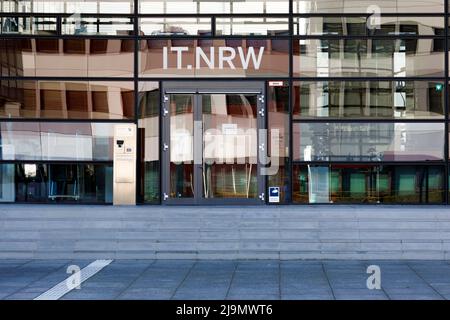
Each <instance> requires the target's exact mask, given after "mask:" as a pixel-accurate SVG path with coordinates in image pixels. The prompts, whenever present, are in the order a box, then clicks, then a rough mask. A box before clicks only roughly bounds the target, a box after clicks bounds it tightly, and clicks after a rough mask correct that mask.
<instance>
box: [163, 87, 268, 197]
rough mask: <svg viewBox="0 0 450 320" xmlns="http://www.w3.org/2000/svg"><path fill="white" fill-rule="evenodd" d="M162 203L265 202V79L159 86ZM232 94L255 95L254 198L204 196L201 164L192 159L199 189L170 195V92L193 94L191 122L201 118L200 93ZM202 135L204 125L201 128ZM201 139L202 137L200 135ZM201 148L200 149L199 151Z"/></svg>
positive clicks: (195, 148) (195, 183)
mask: <svg viewBox="0 0 450 320" xmlns="http://www.w3.org/2000/svg"><path fill="white" fill-rule="evenodd" d="M161 93H162V94H161V145H160V149H161V203H162V204H164V205H262V204H265V203H266V202H265V188H266V177H265V176H263V175H261V174H260V172H261V168H262V166H263V165H262V163H266V162H264V161H265V160H264V159H262V158H264V157H266V151H265V149H266V146H267V141H266V140H267V138H266V135H264V136H263V135H262V134H259V132H260V129H266V123H267V121H266V114H267V113H266V103H265V100H266V99H265V95H266V92H265V82H264V81H189V82H185V81H164V82H162V86H161ZM214 93H217V94H219V93H222V94H233V93H236V94H237V93H248V94H249V93H254V94H256V95H257V127H258V133H257V171H256V174H257V188H258V193H257V194H258V197H256V198H251V199H247V198H204V197H203V181H202V179H200V178H199V177H201V176H202V170H203V168H202V164H199V163H195V161H194V181H193V183H194V188H195V189H194V190H202V192H201V193H197V194H196V195H194V197H192V198H170V197H168V195H169V193H170V152H169V150H170V111H169V105H168V104H169V103H170V101H169V97H168V95H169V94H192V95H193V96H194V97H193V103H194V106H193V108H194V110H193V111H194V121H196V120H197V121H201V120H202V101H201V100H202V99H201V94H214ZM198 132H199V131H198V128H197V129H196V128H194V141H199V140H198V139H196V138H195V135H196V134H198ZM200 132H201V134H202V135H203V128H200ZM201 139H202V140H200V141H203V137H202V138H201ZM198 148H200V150H198ZM198 153H199V154H201V155H202V158H203V145H201V146H196V145H195V144H194V159H195V158H196V154H198Z"/></svg>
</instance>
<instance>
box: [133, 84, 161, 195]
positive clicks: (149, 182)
mask: <svg viewBox="0 0 450 320" xmlns="http://www.w3.org/2000/svg"><path fill="white" fill-rule="evenodd" d="M159 109H160V90H159V84H158V82H140V83H139V120H138V127H139V137H140V140H141V146H142V147H141V159H140V165H141V176H142V180H141V186H142V187H141V195H140V196H141V199H142V201H143V202H145V203H159V199H160V196H159V195H160V190H159V186H160V178H159V177H160V161H159V146H160V141H159V114H160V113H159Z"/></svg>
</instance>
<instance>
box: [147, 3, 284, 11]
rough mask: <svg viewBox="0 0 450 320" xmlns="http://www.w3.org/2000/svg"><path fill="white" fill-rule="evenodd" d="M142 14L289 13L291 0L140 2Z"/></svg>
mask: <svg viewBox="0 0 450 320" xmlns="http://www.w3.org/2000/svg"><path fill="white" fill-rule="evenodd" d="M139 12H140V13H153V14H162V13H175V14H178V13H181V14H188V13H191V14H196V13H202V14H206V13H225V14H226V13H236V14H242V13H244V14H245V13H286V14H287V13H289V0H240V1H235V0H208V1H204V0H192V1H186V0H139Z"/></svg>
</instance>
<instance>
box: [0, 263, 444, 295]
mask: <svg viewBox="0 0 450 320" xmlns="http://www.w3.org/2000/svg"><path fill="white" fill-rule="evenodd" d="M91 262H93V261H92V260H80V261H69V260H0V299H34V298H36V297H37V296H38V295H40V294H41V293H43V292H45V291H47V290H49V289H50V288H52V287H53V286H54V285H56V284H57V283H59V282H61V281H63V280H65V279H66V278H67V277H68V276H69V274H67V273H66V270H67V267H68V266H69V265H74V264H75V265H78V266H79V267H80V268H83V267H85V266H86V265H88V264H90V263H91ZM369 265H378V266H379V267H380V268H381V284H382V289H381V290H369V289H367V287H366V280H367V278H368V276H369V274H367V273H366V270H367V266H369ZM61 299H195V300H197V299H199V300H202V299H264V300H265V299H275V300H277V299H295V300H297V299H300V300H304V299H321V300H323V299H326V300H329V299H338V300H342V299H345V300H346V299H407V300H410V299H411V300H412V299H439V300H441V299H450V262H449V261H361V260H359V261H355V260H345V261H343V260H339V261H338V260H332V261H278V260H254V261H252V260H249V261H214V260H211V261H208V260H197V261H195V260H115V261H113V262H112V263H111V264H110V265H108V266H107V267H105V268H104V269H103V270H101V271H100V272H98V273H97V274H95V275H94V276H93V277H92V278H90V279H88V280H87V281H85V282H83V283H82V284H81V289H79V290H77V289H74V290H72V291H70V292H69V293H67V294H66V295H64V296H63V297H62V298H61Z"/></svg>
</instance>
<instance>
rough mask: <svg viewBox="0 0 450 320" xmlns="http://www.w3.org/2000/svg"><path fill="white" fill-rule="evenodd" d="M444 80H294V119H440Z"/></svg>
mask: <svg viewBox="0 0 450 320" xmlns="http://www.w3.org/2000/svg"><path fill="white" fill-rule="evenodd" d="M444 91H445V90H444V82H435V81H323V82H307V81H305V82H294V85H293V95H292V99H293V101H292V104H293V114H294V116H293V117H294V119H307V118H399V119H443V117H444Z"/></svg>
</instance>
